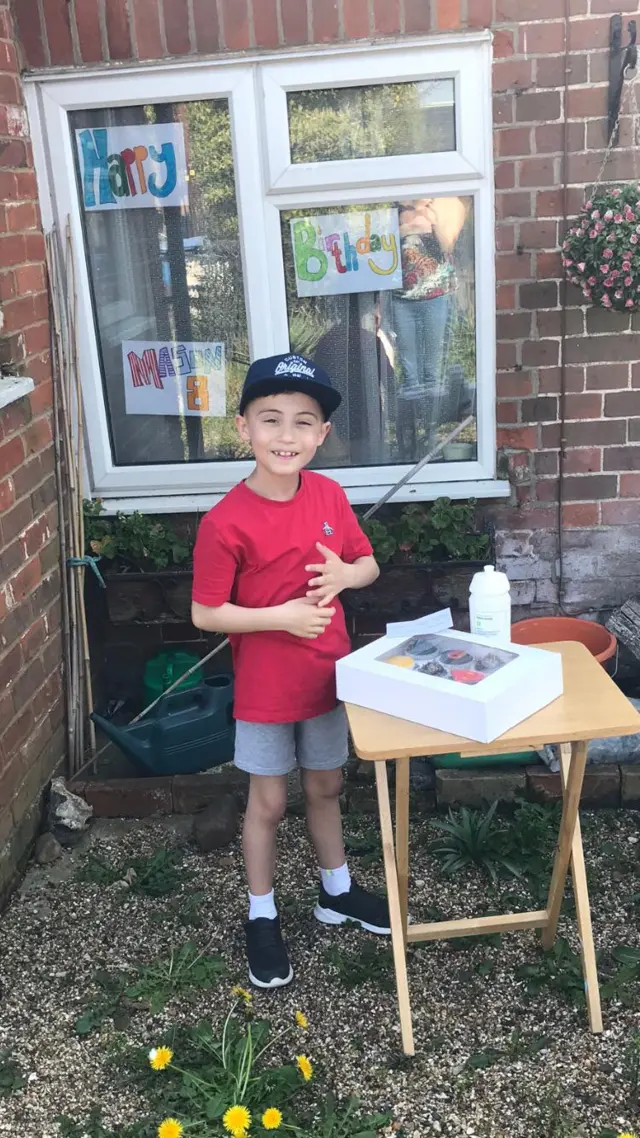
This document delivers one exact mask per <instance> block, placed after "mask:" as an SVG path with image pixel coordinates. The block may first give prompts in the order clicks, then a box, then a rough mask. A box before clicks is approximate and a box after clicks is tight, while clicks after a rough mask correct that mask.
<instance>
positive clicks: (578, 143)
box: [534, 122, 584, 154]
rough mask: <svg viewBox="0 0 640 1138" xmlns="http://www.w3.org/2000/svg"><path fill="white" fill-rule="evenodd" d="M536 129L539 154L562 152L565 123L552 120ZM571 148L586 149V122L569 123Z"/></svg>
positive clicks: (573, 149)
mask: <svg viewBox="0 0 640 1138" xmlns="http://www.w3.org/2000/svg"><path fill="white" fill-rule="evenodd" d="M534 129H535V140H536V153H537V154H561V153H562V152H563V151H564V131H565V127H564V123H559V122H558V123H556V122H550V123H545V124H544V126H537V127H535V128H534ZM567 129H568V142H569V150H570V151H571V152H573V151H575V150H584V123H582V122H570V123H568V128H567Z"/></svg>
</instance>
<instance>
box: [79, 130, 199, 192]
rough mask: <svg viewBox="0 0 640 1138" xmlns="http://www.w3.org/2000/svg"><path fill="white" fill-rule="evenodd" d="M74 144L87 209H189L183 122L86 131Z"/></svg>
mask: <svg viewBox="0 0 640 1138" xmlns="http://www.w3.org/2000/svg"><path fill="white" fill-rule="evenodd" d="M76 145H77V148H78V161H79V163H80V182H81V186H82V203H83V205H84V208H85V209H86V210H94V209H145V208H148V207H149V206H170V205H173V206H176V205H177V206H182V205H187V203H188V200H189V195H188V181H187V165H186V158H185V149H184V131H183V128H182V123H156V124H142V125H140V126H110V127H102V126H101V127H85V128H83V129H82V130H76Z"/></svg>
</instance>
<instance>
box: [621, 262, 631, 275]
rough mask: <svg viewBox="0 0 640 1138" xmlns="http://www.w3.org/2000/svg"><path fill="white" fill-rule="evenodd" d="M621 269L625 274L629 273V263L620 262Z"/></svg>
mask: <svg viewBox="0 0 640 1138" xmlns="http://www.w3.org/2000/svg"><path fill="white" fill-rule="evenodd" d="M622 269H623V271H624V272H625V273H628V272H630V271H631V262H630V261H623V262H622Z"/></svg>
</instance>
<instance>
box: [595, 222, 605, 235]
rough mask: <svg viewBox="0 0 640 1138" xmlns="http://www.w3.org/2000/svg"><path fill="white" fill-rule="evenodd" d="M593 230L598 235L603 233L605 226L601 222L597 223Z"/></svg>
mask: <svg viewBox="0 0 640 1138" xmlns="http://www.w3.org/2000/svg"><path fill="white" fill-rule="evenodd" d="M593 228H594V229H595V231H596V233H602V230H603V229H604V225H603V224H602V222H601V221H596V223H595V225H594V227H593Z"/></svg>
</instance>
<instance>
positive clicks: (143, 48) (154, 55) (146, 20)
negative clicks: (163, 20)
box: [133, 0, 219, 59]
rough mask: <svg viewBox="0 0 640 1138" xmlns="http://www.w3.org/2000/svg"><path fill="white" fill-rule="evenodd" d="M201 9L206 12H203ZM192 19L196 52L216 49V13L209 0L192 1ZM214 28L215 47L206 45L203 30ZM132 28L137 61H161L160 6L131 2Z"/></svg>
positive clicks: (144, 0) (154, 2) (145, 1)
mask: <svg viewBox="0 0 640 1138" xmlns="http://www.w3.org/2000/svg"><path fill="white" fill-rule="evenodd" d="M203 9H205V11H206V16H205V12H203ZM193 19H194V23H195V27H196V36H197V39H198V50H199V51H201V52H203V53H206V52H208V51H216V50H217V49H218V46H219V44H218V12H217V9H216V5H215V4H213V3H212V2H211V0H193ZM210 24H213V25H214V26H215V46H214V47H209V46H208V45H207V43H206V39H205V36H206V32H205V28H208V26H209V25H210ZM133 26H134V29H135V33H136V42H137V44H138V57H139V59H162V56H163V55H164V54H165V49H164V44H163V42H162V32H161V30H160V4H159V2H158V0H133Z"/></svg>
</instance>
